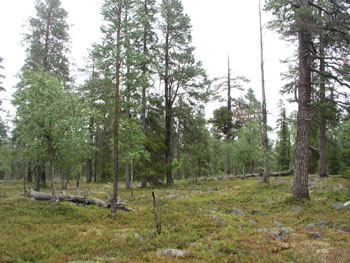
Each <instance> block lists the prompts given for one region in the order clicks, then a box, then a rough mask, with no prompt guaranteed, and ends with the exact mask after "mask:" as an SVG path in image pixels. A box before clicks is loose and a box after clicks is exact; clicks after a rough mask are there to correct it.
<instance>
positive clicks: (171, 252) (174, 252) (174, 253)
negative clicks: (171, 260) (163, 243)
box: [157, 249, 191, 258]
mask: <svg viewBox="0 0 350 263" xmlns="http://www.w3.org/2000/svg"><path fill="white" fill-rule="evenodd" d="M157 255H158V256H162V255H165V256H168V257H176V258H184V257H188V256H190V255H191V252H189V251H184V250H179V249H165V250H162V251H159V252H158V253H157Z"/></svg>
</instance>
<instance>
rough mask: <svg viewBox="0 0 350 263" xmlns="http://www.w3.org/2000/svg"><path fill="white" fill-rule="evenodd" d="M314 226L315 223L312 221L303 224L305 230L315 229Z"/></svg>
mask: <svg viewBox="0 0 350 263" xmlns="http://www.w3.org/2000/svg"><path fill="white" fill-rule="evenodd" d="M315 228H316V225H315V224H313V223H310V224H307V225H306V226H305V229H306V230H310V229H315Z"/></svg>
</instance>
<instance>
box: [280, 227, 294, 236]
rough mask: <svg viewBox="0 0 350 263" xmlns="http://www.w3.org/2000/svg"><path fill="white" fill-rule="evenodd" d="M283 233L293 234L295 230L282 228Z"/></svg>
mask: <svg viewBox="0 0 350 263" xmlns="http://www.w3.org/2000/svg"><path fill="white" fill-rule="evenodd" d="M281 231H282V232H283V233H286V234H291V233H293V229H291V228H290V227H281Z"/></svg>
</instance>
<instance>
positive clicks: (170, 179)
mask: <svg viewBox="0 0 350 263" xmlns="http://www.w3.org/2000/svg"><path fill="white" fill-rule="evenodd" d="M168 27H169V26H168ZM169 64H170V60H169V29H168V30H167V34H166V39H165V78H164V85H165V131H166V135H165V136H166V139H165V146H166V150H165V162H166V165H167V170H166V182H167V185H171V184H173V175H172V170H171V153H172V144H171V119H172V116H171V115H172V108H171V106H172V105H171V91H170V84H169Z"/></svg>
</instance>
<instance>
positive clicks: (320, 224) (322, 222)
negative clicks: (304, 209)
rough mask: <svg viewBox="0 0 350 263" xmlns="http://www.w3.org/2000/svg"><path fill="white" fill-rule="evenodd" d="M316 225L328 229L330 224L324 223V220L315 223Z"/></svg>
mask: <svg viewBox="0 0 350 263" xmlns="http://www.w3.org/2000/svg"><path fill="white" fill-rule="evenodd" d="M315 224H316V225H318V226H319V227H321V228H322V227H327V225H328V223H327V222H326V221H323V220H320V221H317V222H316V223H315Z"/></svg>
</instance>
